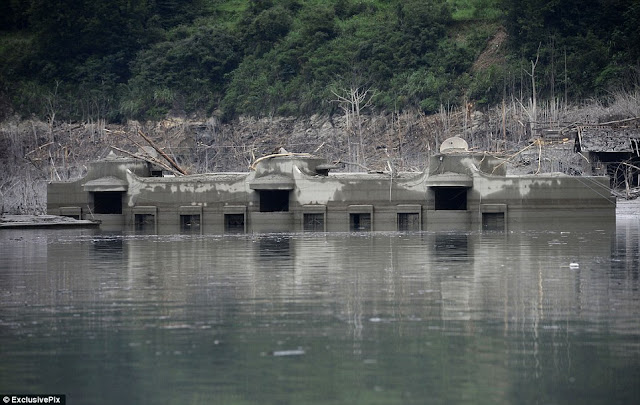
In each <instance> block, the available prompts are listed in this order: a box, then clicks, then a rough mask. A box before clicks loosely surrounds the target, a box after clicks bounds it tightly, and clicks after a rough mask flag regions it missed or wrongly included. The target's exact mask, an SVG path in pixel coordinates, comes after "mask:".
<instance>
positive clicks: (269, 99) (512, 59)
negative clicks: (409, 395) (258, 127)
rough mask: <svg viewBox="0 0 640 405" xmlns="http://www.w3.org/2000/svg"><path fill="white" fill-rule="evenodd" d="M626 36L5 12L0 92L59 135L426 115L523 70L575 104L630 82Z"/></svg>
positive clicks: (306, 14)
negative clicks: (350, 100) (350, 96)
mask: <svg viewBox="0 0 640 405" xmlns="http://www.w3.org/2000/svg"><path fill="white" fill-rule="evenodd" d="M638 26H640V3H639V2H638V1H637V0H545V1H543V0H447V1H445V0H280V1H279V0H226V1H225V0H188V1H182V0H111V1H108V2H96V1H93V0H58V1H56V2H50V1H45V0H20V1H19V0H6V1H4V2H2V3H1V5H0V28H1V29H2V31H0V93H1V94H2V96H3V97H4V98H9V99H10V101H11V104H12V105H13V107H14V108H15V109H16V110H17V111H18V112H20V113H21V114H23V115H30V114H35V115H38V116H47V115H48V116H54V115H55V116H56V117H59V118H64V119H69V120H88V119H106V120H109V121H119V120H124V119H127V118H139V119H148V118H151V119H158V118H162V117H164V116H165V115H166V114H167V113H170V112H173V113H187V114H198V115H210V114H216V115H218V116H221V117H224V118H232V117H234V116H237V115H240V114H248V115H300V114H303V115H306V114H314V113H318V112H321V113H331V112H333V111H335V110H336V108H337V107H338V105H337V103H335V102H333V100H335V99H336V94H342V93H343V92H344V91H345V90H347V89H353V88H360V89H368V90H369V93H368V95H370V96H371V97H372V98H371V100H370V101H371V106H372V108H375V109H377V110H379V111H384V110H387V111H388V110H392V111H398V110H402V109H405V108H419V109H421V110H422V111H424V112H426V113H429V112H434V111H437V110H438V109H439V108H440V106H441V105H460V104H462V103H463V102H465V101H466V100H469V101H471V102H474V103H476V104H477V105H489V104H492V103H496V102H499V101H500V100H501V99H502V98H503V97H504V96H505V95H510V94H513V95H517V96H519V97H529V96H530V94H531V88H532V84H531V77H530V76H528V74H530V73H532V72H531V71H532V65H531V63H532V61H536V60H537V61H538V63H537V64H536V69H535V79H536V89H537V96H538V97H542V98H556V97H560V98H569V99H573V100H575V99H577V98H581V97H592V96H599V95H601V94H603V93H605V92H606V91H608V90H610V89H611V88H613V87H624V86H632V85H635V84H636V83H637V80H636V76H635V75H636V74H637V73H638V69H639V66H640V30H639V29H638ZM502 29H505V30H506V32H507V34H508V37H507V38H508V44H505V45H502V46H501V47H500V50H499V52H498V53H497V54H495V55H493V58H491V59H488V60H489V62H490V63H486V64H484V65H481V66H477V65H474V62H476V61H477V60H478V57H479V56H480V55H481V53H482V52H483V50H485V48H486V47H487V44H488V43H489V41H490V40H491V39H492V38H493V37H494V35H495V34H496V33H497V32H499V30H502ZM506 45H508V46H506Z"/></svg>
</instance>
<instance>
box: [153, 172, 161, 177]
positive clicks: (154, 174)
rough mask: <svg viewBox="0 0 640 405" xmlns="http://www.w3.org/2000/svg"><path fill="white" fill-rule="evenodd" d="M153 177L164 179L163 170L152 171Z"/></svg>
mask: <svg viewBox="0 0 640 405" xmlns="http://www.w3.org/2000/svg"><path fill="white" fill-rule="evenodd" d="M151 177H162V170H151Z"/></svg>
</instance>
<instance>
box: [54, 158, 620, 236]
mask: <svg viewBox="0 0 640 405" xmlns="http://www.w3.org/2000/svg"><path fill="white" fill-rule="evenodd" d="M502 162H503V160H501V159H500V158H499V157H496V156H494V155H491V154H485V153H478V152H466V151H460V152H450V153H445V154H440V155H436V156H433V157H432V158H431V159H430V162H429V166H428V168H427V169H426V170H425V171H423V172H412V173H402V172H400V173H398V172H393V173H392V172H377V173H338V174H332V173H328V170H326V169H325V167H326V165H325V164H324V161H323V160H322V159H317V158H315V157H311V156H298V155H293V154H292V155H289V156H275V157H270V158H262V159H259V162H258V163H257V164H256V165H255V170H253V171H250V172H244V173H218V174H200V175H189V176H183V177H150V173H151V170H150V168H149V167H147V166H145V165H146V164H145V163H141V162H139V161H136V160H132V159H127V158H117V157H115V156H111V157H109V158H108V159H105V160H103V161H101V162H98V163H97V164H96V165H94V166H93V165H92V166H91V168H90V169H89V172H88V174H87V176H86V177H85V178H84V179H81V180H79V181H76V182H73V183H51V184H50V185H49V201H48V210H49V213H50V214H57V215H73V216H76V217H78V218H84V219H97V220H100V221H102V225H101V227H102V228H103V229H113V230H118V229H119V230H130V231H144V232H151V233H163V234H167V233H179V232H183V231H189V232H192V233H193V232H196V233H216V234H219V233H226V232H229V231H241V232H290V231H302V230H314V231H318V230H320V231H329V232H349V231H362V230H364V231H397V230H413V231H420V230H474V229H480V228H481V229H484V227H485V226H492V227H497V228H498V229H503V230H504V229H508V228H510V227H512V226H540V227H544V226H545V225H553V224H556V223H558V222H559V221H562V220H569V221H585V220H588V221H604V222H607V223H612V224H615V198H613V197H611V193H610V191H609V189H608V178H606V177H572V176H567V175H562V174H544V175H523V176H507V175H506V171H505V167H504V165H503V164H502ZM318 168H321V169H318ZM230 228H233V229H230Z"/></svg>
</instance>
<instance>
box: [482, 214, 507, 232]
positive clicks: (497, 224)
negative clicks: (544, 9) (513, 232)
mask: <svg viewBox="0 0 640 405" xmlns="http://www.w3.org/2000/svg"><path fill="white" fill-rule="evenodd" d="M482 229H483V230H485V231H504V212H483V213H482Z"/></svg>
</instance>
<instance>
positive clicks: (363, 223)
mask: <svg viewBox="0 0 640 405" xmlns="http://www.w3.org/2000/svg"><path fill="white" fill-rule="evenodd" d="M349 230H350V231H353V232H368V231H371V214H349Z"/></svg>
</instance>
